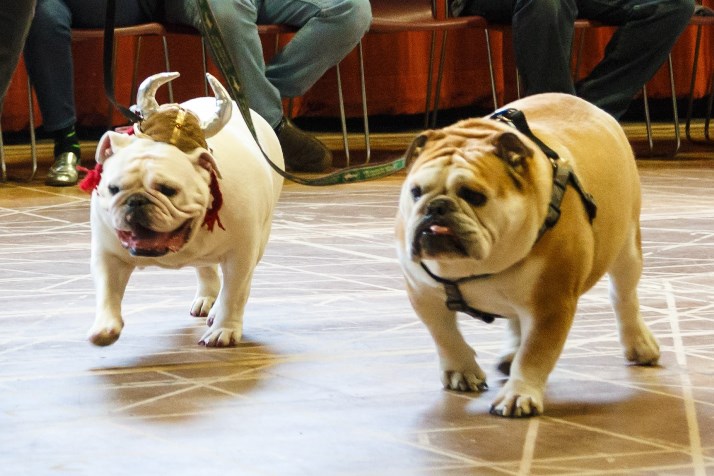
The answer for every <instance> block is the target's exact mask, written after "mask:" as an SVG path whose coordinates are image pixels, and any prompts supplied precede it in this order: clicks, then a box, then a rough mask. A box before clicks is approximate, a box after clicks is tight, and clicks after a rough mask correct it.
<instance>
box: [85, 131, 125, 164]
mask: <svg viewBox="0 0 714 476" xmlns="http://www.w3.org/2000/svg"><path fill="white" fill-rule="evenodd" d="M134 139H135V137H134V136H133V135H129V134H122V133H119V132H114V131H107V132H105V133H104V135H103V136H102V138H101V139H99V143H98V144H97V152H96V154H95V155H94V159H95V160H96V162H97V163H98V164H103V163H104V161H105V160H107V159H108V158H109V157H111V156H112V155H114V154H116V153H117V152H118V151H120V150H121V149H123V148H124V147H126V146H128V145H129V144H131V143H132V142H134Z"/></svg>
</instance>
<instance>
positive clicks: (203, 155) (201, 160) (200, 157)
mask: <svg viewBox="0 0 714 476" xmlns="http://www.w3.org/2000/svg"><path fill="white" fill-rule="evenodd" d="M188 156H189V158H190V159H191V162H192V163H194V164H196V165H198V166H199V167H202V168H204V169H206V170H208V171H209V172H215V174H216V177H218V178H223V177H222V176H221V172H220V170H218V165H217V164H216V160H215V159H214V158H213V155H212V154H211V153H210V152H209V151H208V150H206V149H203V148H201V147H199V148H197V149H194V151H193V152H191V153H190V154H188Z"/></svg>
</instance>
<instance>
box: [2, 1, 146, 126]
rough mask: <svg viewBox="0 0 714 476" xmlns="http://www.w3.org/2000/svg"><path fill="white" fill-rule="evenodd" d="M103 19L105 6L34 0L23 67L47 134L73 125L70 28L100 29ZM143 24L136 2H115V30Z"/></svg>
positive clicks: (72, 75)
mask: <svg viewBox="0 0 714 476" xmlns="http://www.w3.org/2000/svg"><path fill="white" fill-rule="evenodd" d="M12 1H13V2H14V1H16V0H12ZM105 15H106V6H105V2H99V1H96V0H37V9H36V11H35V17H34V18H33V20H32V25H31V26H30V32H29V34H28V36H27V42H26V43H25V65H26V67H27V72H28V74H29V76H30V81H31V82H32V85H33V86H34V88H35V94H36V95H37V102H38V105H39V106H40V112H41V113H42V123H43V127H44V129H45V130H46V131H48V132H53V131H57V130H60V129H64V128H65V127H69V126H71V125H73V124H74V123H75V122H76V113H75V102H74V101H75V92H74V67H73V61H72V27H75V28H100V27H103V26H104V18H105ZM146 21H151V19H150V18H148V16H147V15H146V14H145V13H144V11H143V10H142V9H141V8H140V7H139V2H138V1H137V0H117V12H116V25H117V26H126V25H136V24H138V23H143V22H146Z"/></svg>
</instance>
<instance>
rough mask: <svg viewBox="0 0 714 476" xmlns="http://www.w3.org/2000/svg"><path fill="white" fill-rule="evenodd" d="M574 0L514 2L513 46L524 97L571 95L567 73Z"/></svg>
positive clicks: (572, 91)
mask: <svg viewBox="0 0 714 476" xmlns="http://www.w3.org/2000/svg"><path fill="white" fill-rule="evenodd" d="M575 3H576V2H575V0H516V2H515V7H514V12H513V43H514V45H513V46H514V50H515V56H516V65H517V67H518V72H519V73H520V74H521V77H522V78H523V85H524V91H525V94H526V95H531V94H537V93H545V92H561V93H568V94H575V87H574V85H573V77H572V73H571V71H570V54H571V48H572V43H573V29H574V21H575V19H576V17H577V6H576V4H575Z"/></svg>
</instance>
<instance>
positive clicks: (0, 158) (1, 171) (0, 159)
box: [0, 77, 37, 182]
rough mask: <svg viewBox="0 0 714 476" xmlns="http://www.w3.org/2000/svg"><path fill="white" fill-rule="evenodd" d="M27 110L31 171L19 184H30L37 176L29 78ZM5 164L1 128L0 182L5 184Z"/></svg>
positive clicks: (28, 79)
mask: <svg viewBox="0 0 714 476" xmlns="http://www.w3.org/2000/svg"><path fill="white" fill-rule="evenodd" d="M27 108H28V114H29V119H30V156H31V158H32V170H31V171H30V176H29V177H27V178H24V179H19V180H20V181H21V182H31V181H32V180H33V179H34V178H35V175H36V174H37V138H36V137H35V112H34V104H33V101H32V83H31V82H30V78H29V77H28V78H27ZM7 180H8V175H7V163H6V162H5V144H4V142H3V140H2V128H0V181H2V182H6V181H7Z"/></svg>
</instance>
